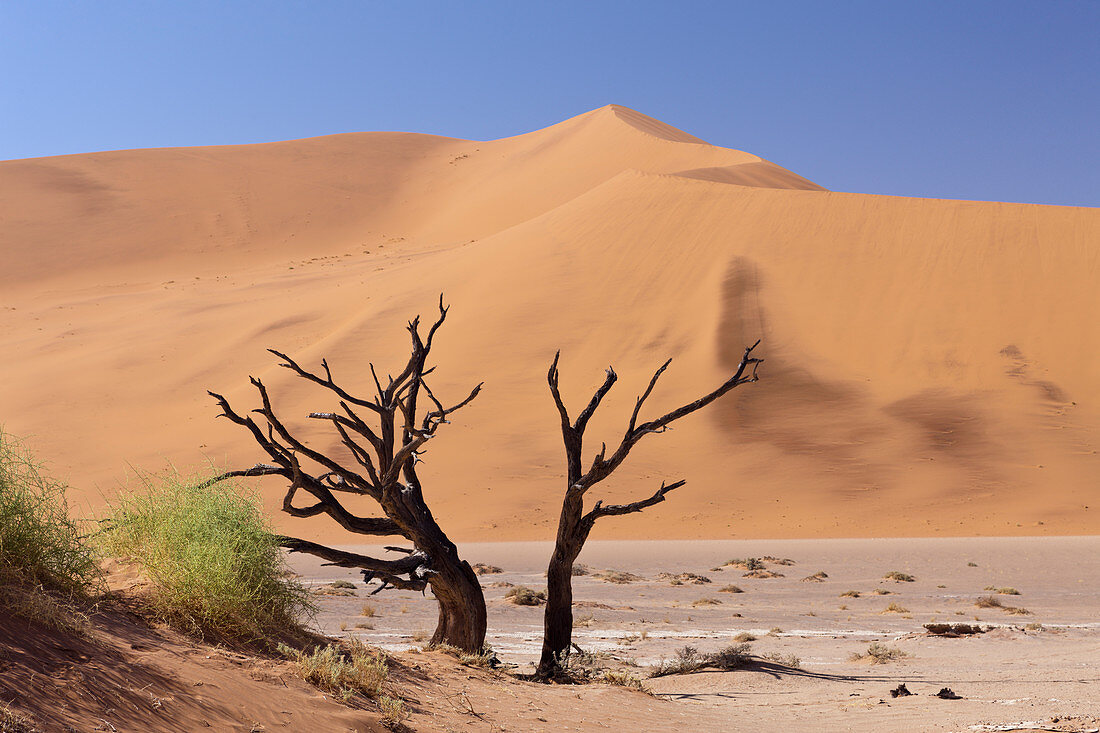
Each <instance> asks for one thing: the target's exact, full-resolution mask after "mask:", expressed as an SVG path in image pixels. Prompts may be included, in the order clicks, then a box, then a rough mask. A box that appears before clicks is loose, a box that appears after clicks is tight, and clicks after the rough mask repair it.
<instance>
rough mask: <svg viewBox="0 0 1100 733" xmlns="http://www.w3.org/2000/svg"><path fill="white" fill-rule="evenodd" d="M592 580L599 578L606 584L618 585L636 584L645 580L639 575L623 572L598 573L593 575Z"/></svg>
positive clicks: (608, 571) (606, 571) (607, 571)
mask: <svg viewBox="0 0 1100 733" xmlns="http://www.w3.org/2000/svg"><path fill="white" fill-rule="evenodd" d="M592 577H593V578H599V579H600V580H602V581H604V582H606V583H618V584H620V585H622V584H626V583H636V582H638V581H639V580H645V578H643V577H642V576H640V575H635V574H634V573H628V572H626V571H624V570H604V571H601V572H599V573H593V574H592Z"/></svg>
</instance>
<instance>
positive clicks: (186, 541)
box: [103, 471, 313, 640]
mask: <svg viewBox="0 0 1100 733" xmlns="http://www.w3.org/2000/svg"><path fill="white" fill-rule="evenodd" d="M141 479H142V481H143V483H144V484H145V491H144V492H142V493H139V494H132V495H129V496H124V497H121V498H120V499H119V500H118V502H117V503H116V504H115V505H114V506H113V507H112V511H111V515H110V519H109V525H108V526H109V530H108V531H107V532H106V533H105V535H104V541H103V543H104V547H105V549H107V550H108V551H109V552H112V553H114V554H119V555H123V556H128V557H132V558H133V559H135V560H136V561H137V562H138V563H139V564H140V565H141V566H142V567H144V569H145V570H146V571H147V572H148V573H149V576H150V577H151V579H152V581H153V584H154V593H153V595H152V598H151V599H150V601H151V604H152V610H153V612H154V614H156V615H157V616H158V617H160V618H162V619H163V620H165V621H168V622H170V623H174V624H177V625H179V626H181V627H183V628H184V629H185V630H187V631H191V632H196V633H200V634H202V633H212V634H214V635H216V636H222V637H228V638H233V639H238V640H253V639H257V638H261V637H263V636H264V635H265V632H268V631H272V630H278V629H285V628H289V627H293V626H295V625H296V624H297V620H298V618H299V617H300V616H301V615H303V614H308V613H311V612H312V611H313V606H312V604H311V603H310V601H309V595H308V591H307V589H306V588H305V587H304V586H302V585H301V584H299V583H297V582H295V581H294V580H292V579H290V578H288V577H287V575H286V573H285V571H286V567H285V562H284V559H283V554H282V550H281V549H280V547H279V542H278V538H277V537H276V536H275V535H274V534H273V533H272V531H271V527H270V525H269V523H268V520H267V518H266V517H265V516H264V514H263V512H262V511H261V509H260V506H259V502H258V499H257V498H256V497H255V496H254V495H245V494H242V493H239V490H238V489H237V488H236V487H235V486H233V485H231V484H228V483H224V482H223V483H216V484H212V485H209V486H203V478H202V477H201V476H196V477H184V476H181V475H179V474H178V473H176V472H175V471H169V472H166V473H164V474H161V475H148V474H146V475H142V476H141Z"/></svg>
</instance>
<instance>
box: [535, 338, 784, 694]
mask: <svg viewBox="0 0 1100 733" xmlns="http://www.w3.org/2000/svg"><path fill="white" fill-rule="evenodd" d="M759 343H760V342H759V341H757V342H756V343H755V344H753V345H752V346H749V347H748V348H746V349H745V354H744V356H742V357H741V362H740V364H738V365H737V371H736V372H735V373H734V374H733V376H732V377H730V378H729V379H728V380H726V381H725V382H724V383H723V384H722V385H721V386H720V387H718V388H717V389H716V390H714V391H713V392H711V393H709V394H707V395H705V396H703V397H700V398H699V399H697V400H695V401H694V402H690V403H688V404H686V405H684V406H682V407H678V408H676V409H675V410H673V411H672V412H669V413H667V414H665V415H662V416H661V417H659V418H657V419H655V420H649V421H647V422H643V423H640V424H639V422H638V416H639V413H640V412H641V410H642V405H643V404H645V401H646V399H647V398H648V397H649V395H650V394H651V393H652V392H653V388H654V386H656V384H657V380H658V379H660V377H661V375H662V374H664V371H665V369H667V368H668V365H669V364H670V363H671V362H672V360H671V359H669V360H668V361H666V362H665V363H664V364H662V365H661V368H660V369H658V370H657V371H656V372H655V373H654V375H653V378H652V379H650V380H649V386H648V387H647V388H646V390H645V392H643V393H642V396H641V397H639V398H638V399H637V401H636V402H635V403H634V412H633V413H632V414H631V415H630V422H629V423H628V424H627V428H626V433H625V434H624V435H623V438H622V440H621V441H620V442H619V446H618V448H616V449H615V452H614V453H612V454H611V456H610V457H609V456H608V455H607V444H606V443H604V444H603V445H602V447H601V448H600V452H599V453H597V454H596V457H595V458H594V459H593V461H592V465H591V466H590V467H589V469H588V470H587V471H585V470H584V468H583V466H582V463H581V460H582V450H583V441H584V430H585V428H586V427H587V426H588V421H589V420H590V419H591V418H592V415H593V414H594V413H595V412H596V408H598V407H599V406H600V402H601V401H602V400H603V398H604V397H605V396H606V395H607V393H608V392H609V391H610V390H611V387H612V385H614V384H615V380H617V379H618V375H616V374H615V370H614V369H612V368H610V367H609V368H608V369H607V376H606V377H605V379H604V381H603V384H602V385H600V387H599V389H597V390H596V392H595V394H593V395H592V399H591V400H589V401H588V405H587V406H586V407H585V408H584V410H582V411H581V413H580V414H579V415H578V416H577V419H576V420H575V421H573V422H572V423H570V421H569V412H568V410H566V408H565V403H564V402H562V398H561V392H560V391H559V390H558V358H559V357H560V356H561V352H560V351H559V352H558V353H557V354H556V355H555V356H554V362H553V363H552V364H551V365H550V371H549V373H548V374H547V375H546V379H547V382H549V384H550V394H551V395H553V397H554V404H555V405H557V408H558V413H559V414H560V415H561V434H562V438H563V439H564V441H565V457H566V463H567V472H568V476H567V481H566V487H565V499H564V501H563V502H562V507H561V517H560V518H559V519H558V536H557V540H556V542H555V544H554V554H553V555H552V556H551V558H550V566H549V567H548V568H547V571H546V591H547V593H546V596H547V601H546V613H545V617H544V622H543V638H542V658H541V659H540V661H539V666H538V671H537V675H538V676H539V677H540V678H542V679H549V678H551V677H553V676H554V675H555V674H557V673H558V671H559V670H560V669H561V664H562V662H563V660H564V659H565V657H566V656H567V655H568V654H569V651H570V645H571V644H572V641H573V563H574V562H575V561H576V559H577V556H578V555H579V554H580V552H581V549H582V548H583V547H584V543H585V540H587V539H588V534H589V533H590V532H591V531H592V527H593V525H595V523H596V520H597V519H600V518H601V517H610V516H618V515H620V514H631V513H633V512H640V511H642V510H643V509H645V508H646V507H651V506H653V505H654V504H659V503H660V502H662V501H664V500H665V495H666V494H668V493H669V492H670V491H673V490H674V489H678V488H680V487H681V486H683V485H684V483H685V482H684V481H676V482H675V483H672V484H665V483H663V482H662V483H661V487H660V488H659V489H657V493H655V494H653V496H650V497H649V498H647V499H642V500H640V501H636V502H633V503H631V504H607V505H605V504H604V503H603V502H602V501H597V502H596V503H595V504H594V505H592V508H591V509H590V510H589V511H588V512H587V513H585V511H584V495H585V493H586V492H587V491H588V490H589V489H591V488H592V487H593V486H595V485H596V484H598V483H599V482H600V481H603V480H604V479H605V478H607V477H608V476H610V475H611V473H612V472H613V471H614V470H615V469H616V468H618V467H619V466H620V465H621V464H622V462H623V461H625V460H626V457H627V455H628V454H629V453H630V449H631V448H633V447H634V446H635V445H636V444H637V443H638V441H640V440H641V439H642V438H644V437H645V436H647V435H652V434H654V433H663V432H664V431H665V430H667V429H668V426H669V424H670V423H672V422H675V421H676V420H679V419H680V418H682V417H685V416H687V415H690V414H691V413H693V412H695V411H696V410H699V409H702V408H703V407H706V406H707V405H709V404H710V403H711V402H714V401H715V400H716V399H718V398H719V397H721V396H722V395H724V394H726V393H727V392H729V391H730V390H731V389H733V388H734V387H736V386H738V385H741V384H745V383H746V382H755V381H756V380H757V376H756V369H757V366H758V365H759V364H760V363H761V362H762V361H763V359H757V358H755V357H753V356H752V351H753V349H755V348H756V347H757V345H759ZM747 372H751V373H747Z"/></svg>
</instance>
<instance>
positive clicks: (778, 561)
mask: <svg viewBox="0 0 1100 733" xmlns="http://www.w3.org/2000/svg"><path fill="white" fill-rule="evenodd" d="M760 559H761V560H763V561H764V562H770V563H772V564H773V565H794V560H792V559H790V558H789V557H775V556H773V555H764V557H762V558H760Z"/></svg>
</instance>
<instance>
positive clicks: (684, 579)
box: [657, 573, 711, 585]
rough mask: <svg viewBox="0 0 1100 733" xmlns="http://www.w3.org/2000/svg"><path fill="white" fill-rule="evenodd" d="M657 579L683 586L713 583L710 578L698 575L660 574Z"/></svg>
mask: <svg viewBox="0 0 1100 733" xmlns="http://www.w3.org/2000/svg"><path fill="white" fill-rule="evenodd" d="M657 577H658V578H660V579H661V580H667V581H668V582H669V584H670V585H683V584H684V583H692V584H694V585H703V584H705V583H709V582H711V580H710V578H708V577H707V576H705V575H699V574H698V573H675V574H673V573H660V574H659V575H658V576H657Z"/></svg>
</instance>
